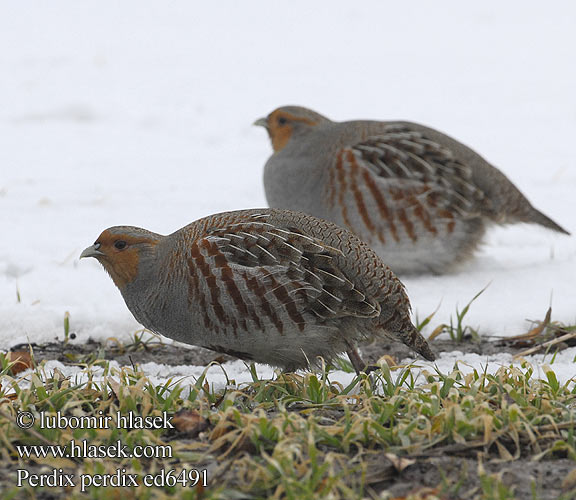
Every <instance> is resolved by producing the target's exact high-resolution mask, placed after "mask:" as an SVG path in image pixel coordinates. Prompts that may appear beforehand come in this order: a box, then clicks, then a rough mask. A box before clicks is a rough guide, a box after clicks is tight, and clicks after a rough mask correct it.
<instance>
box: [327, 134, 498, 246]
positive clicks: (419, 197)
mask: <svg viewBox="0 0 576 500" xmlns="http://www.w3.org/2000/svg"><path fill="white" fill-rule="evenodd" d="M327 191H328V192H327V198H328V203H329V206H331V207H332V209H333V210H340V211H341V214H340V216H341V219H342V220H343V222H344V224H346V225H347V226H349V227H354V224H355V222H356V221H355V218H354V216H353V214H358V215H359V219H360V222H361V223H362V224H363V225H364V226H366V229H367V230H368V231H369V232H370V233H374V234H377V235H379V239H380V240H381V241H382V243H385V239H386V238H387V237H391V238H393V239H395V240H396V241H398V240H399V238H401V237H402V236H401V235H402V234H404V233H406V234H407V235H408V237H410V238H411V239H413V240H416V239H418V233H419V231H418V230H416V229H415V226H416V225H417V224H418V225H419V226H421V227H422V228H423V229H424V230H425V231H427V232H429V233H432V234H434V235H436V234H437V232H438V230H439V229H442V228H447V230H448V232H451V228H453V223H454V221H455V220H457V219H467V218H475V217H478V216H480V215H483V214H485V213H488V212H489V211H490V207H489V201H488V200H487V198H486V197H485V195H484V193H483V191H482V190H481V189H480V188H479V187H478V186H476V185H475V184H474V181H473V176H472V169H471V167H470V166H468V165H465V164H463V163H462V162H460V161H459V160H458V159H457V158H456V157H455V155H454V154H453V152H452V151H451V150H450V149H448V148H446V147H444V146H442V145H440V144H438V143H436V142H434V141H432V140H430V139H428V138H426V136H425V135H424V134H423V133H421V132H418V131H414V130H411V129H410V128H409V126H408V125H387V126H386V128H385V130H384V131H383V133H382V134H379V135H377V136H372V137H369V138H368V139H366V140H365V141H363V142H360V143H357V144H355V145H352V146H348V147H344V148H342V149H341V150H340V151H339V152H338V154H337V156H336V160H335V163H334V165H333V166H332V168H331V170H330V182H329V183H328V190H327ZM350 194H351V195H352V196H350ZM356 219H357V218H356ZM356 223H357V222H356Z"/></svg>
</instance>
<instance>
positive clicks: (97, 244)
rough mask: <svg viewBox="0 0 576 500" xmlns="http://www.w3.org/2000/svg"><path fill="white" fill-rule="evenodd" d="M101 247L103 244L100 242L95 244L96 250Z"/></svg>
mask: <svg viewBox="0 0 576 500" xmlns="http://www.w3.org/2000/svg"><path fill="white" fill-rule="evenodd" d="M101 246H102V244H101V243H100V242H99V241H95V242H94V250H98V249H100V247H101Z"/></svg>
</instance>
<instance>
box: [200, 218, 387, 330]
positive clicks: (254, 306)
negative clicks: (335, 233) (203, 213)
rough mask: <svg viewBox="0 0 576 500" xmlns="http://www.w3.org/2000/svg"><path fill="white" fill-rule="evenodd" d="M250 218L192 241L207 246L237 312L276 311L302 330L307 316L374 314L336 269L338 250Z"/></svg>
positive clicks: (372, 304)
mask: <svg viewBox="0 0 576 500" xmlns="http://www.w3.org/2000/svg"><path fill="white" fill-rule="evenodd" d="M256 219H257V220H255V221H240V222H238V223H229V224H227V225H226V226H224V227H215V228H212V229H210V228H208V229H207V231H206V234H205V236H204V237H202V238H201V239H200V240H199V241H198V242H197V244H198V245H200V246H202V245H208V246H210V248H211V249H212V251H211V253H212V258H213V261H214V266H216V267H218V268H220V269H222V271H221V277H222V280H223V282H224V283H225V284H226V288H227V291H228V293H229V295H230V297H231V299H232V301H233V303H234V304H235V308H236V312H237V313H238V314H239V315H244V314H246V313H247V312H248V311H254V313H256V314H258V315H266V316H272V315H273V314H276V315H277V317H278V318H289V321H291V322H292V323H294V324H296V325H298V327H299V328H300V329H301V330H302V329H303V328H304V324H305V322H306V321H307V319H306V316H307V315H308V314H312V315H314V316H315V317H316V318H317V320H318V321H320V322H324V321H330V320H333V319H337V318H342V317H351V316H353V317H365V318H373V317H377V316H378V315H379V314H380V305H379V303H378V302H377V301H376V300H374V299H372V298H370V297H367V296H366V295H365V294H364V293H363V292H362V291H361V290H359V289H358V288H357V287H356V286H355V285H354V284H353V283H352V282H351V281H350V280H349V279H348V278H347V277H346V276H345V275H344V273H343V272H342V271H341V270H340V269H339V268H338V265H337V262H336V261H337V259H336V257H337V256H340V257H341V256H342V255H343V254H342V252H341V251H340V250H338V249H337V248H334V247H331V246H329V245H327V244H325V243H324V242H322V241H321V240H319V239H317V238H313V237H310V236H308V235H306V234H303V232H299V231H297V230H295V229H287V228H284V227H278V226H277V225H274V224H270V223H268V222H265V221H264V220H258V219H265V217H260V218H256ZM280 320H281V321H282V322H283V323H285V321H286V320H285V319H280ZM283 327H286V325H285V324H283Z"/></svg>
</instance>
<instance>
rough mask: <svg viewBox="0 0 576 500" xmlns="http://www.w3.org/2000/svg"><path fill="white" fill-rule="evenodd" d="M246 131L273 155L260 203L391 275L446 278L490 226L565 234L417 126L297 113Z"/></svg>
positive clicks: (510, 188)
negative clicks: (352, 237) (303, 218)
mask: <svg viewBox="0 0 576 500" xmlns="http://www.w3.org/2000/svg"><path fill="white" fill-rule="evenodd" d="M254 124H255V125H261V126H263V127H264V128H266V130H267V131H268V134H269V136H270V140H271V142H272V148H273V150H274V153H273V154H272V156H271V157H270V158H269V159H268V161H267V162H266V165H265V167H264V187H265V190H266V198H267V201H268V204H269V205H270V206H271V207H274V208H283V209H290V210H298V211H302V212H305V213H309V214H312V215H314V216H316V217H320V218H323V219H326V220H329V221H332V222H334V223H336V224H338V225H339V226H342V227H345V228H346V229H349V230H350V231H352V232H354V233H355V234H356V235H357V236H359V237H360V238H361V239H362V240H364V241H365V242H366V243H368V244H369V245H370V246H371V247H372V248H373V249H374V250H375V251H376V253H377V254H378V255H380V256H381V257H382V259H384V261H385V262H386V264H387V265H389V266H390V267H391V268H392V269H393V270H394V272H396V273H399V274H410V273H436V274H439V273H445V272H448V271H451V270H452V269H453V268H454V267H455V266H456V265H457V264H459V263H461V262H463V261H465V260H467V259H469V258H470V257H472V255H473V253H474V250H475V249H476V248H477V247H478V245H479V243H480V242H481V240H482V238H483V236H484V233H485V231H486V228H487V227H488V226H489V225H490V224H493V223H496V224H511V223H517V222H528V223H535V224H540V225H542V226H544V227H546V228H549V229H552V230H553V231H557V232H560V233H563V234H570V233H568V231H566V230H565V229H563V228H562V227H560V226H559V225H558V224H557V223H556V222H554V221H553V220H552V219H550V218H549V217H547V216H546V215H544V214H543V213H542V212H540V211H539V210H537V209H536V208H534V207H533V206H532V205H531V204H530V202H529V201H528V200H527V199H526V197H525V196H524V195H523V194H522V193H521V192H520V191H519V190H518V188H516V186H515V185H514V184H513V183H512V182H511V181H510V180H509V179H508V178H507V177H506V176H505V175H504V174H503V173H502V172H501V171H500V170H498V169H497V168H495V167H494V166H492V165H491V164H490V163H488V162H487V161H486V160H485V159H484V158H482V157H481V156H480V155H479V154H478V153H476V152H474V151H473V150H472V149H470V148H468V147H467V146H465V145H464V144H462V143H460V142H458V141H457V140H455V139H453V138H451V137H449V136H447V135H445V134H443V133H442V132H439V131H437V130H434V129H431V128H428V127H425V126H423V125H419V124H416V123H410V122H404V121H388V122H382V121H369V120H358V121H347V122H335V121H332V120H330V119H328V118H326V117H325V116H322V115H321V114H319V113H316V112H315V111H312V110H310V109H306V108H303V107H298V106H285V107H281V108H278V109H276V110H275V111H273V112H272V113H270V114H269V115H268V116H267V117H266V118H261V119H259V120H257V121H256V122H255V123H254Z"/></svg>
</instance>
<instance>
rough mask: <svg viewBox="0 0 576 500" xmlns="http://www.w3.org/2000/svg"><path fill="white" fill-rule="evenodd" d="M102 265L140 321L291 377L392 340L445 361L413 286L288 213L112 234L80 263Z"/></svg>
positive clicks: (339, 233)
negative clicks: (415, 312) (369, 343)
mask: <svg viewBox="0 0 576 500" xmlns="http://www.w3.org/2000/svg"><path fill="white" fill-rule="evenodd" d="M83 257H95V258H96V259H97V260H98V261H99V262H100V263H101V264H102V266H103V267H104V269H105V270H106V271H107V272H108V273H109V274H110V276H111V278H112V280H113V281H114V283H115V284H116V286H117V287H118V288H119V290H120V292H121V293H122V296H123V298H124V300H125V302H126V305H127V306H128V309H130V311H131V312H132V314H133V315H134V317H135V318H136V319H137V320H138V321H139V322H140V323H141V324H142V325H144V326H145V327H146V328H148V329H149V330H151V331H153V332H156V333H159V334H161V335H164V336H166V337H169V338H171V339H174V340H178V341H180V342H184V343H186V344H192V345H196V346H201V347H205V348H207V349H211V350H213V351H217V352H221V353H225V354H229V355H232V356H235V357H237V358H240V359H244V360H248V361H255V362H259V363H266V364H269V365H272V366H277V367H281V368H283V369H284V370H286V371H294V370H296V369H299V368H308V367H309V366H310V364H315V363H316V362H317V359H316V358H317V357H318V356H322V357H323V358H324V359H326V360H327V361H330V360H331V359H333V358H334V357H335V356H336V355H338V354H340V353H342V352H344V351H346V352H347V353H348V356H349V357H350V361H351V362H352V365H353V366H354V368H355V369H356V371H357V372H360V371H362V370H364V369H365V368H366V365H365V364H364V363H363V361H362V359H361V357H360V355H359V353H358V350H357V347H356V346H357V343H358V342H360V341H362V340H365V339H372V338H376V337H379V336H381V337H387V338H391V339H393V340H398V341H401V342H404V343H405V344H406V345H407V346H409V347H411V348H412V349H413V350H415V351H416V352H418V353H419V354H421V355H422V356H424V358H426V359H428V360H434V359H435V356H434V354H433V353H432V351H431V350H430V347H429V346H428V344H427V342H426V340H425V339H424V337H422V335H420V333H419V332H418V330H417V329H416V328H415V327H414V325H413V324H412V322H411V320H410V302H409V300H408V296H407V295H406V292H405V290H404V286H403V285H402V283H401V282H400V280H398V278H396V276H395V275H394V273H393V272H392V271H391V270H390V268H389V267H388V266H386V265H385V264H384V263H383V262H382V260H381V259H380V258H379V257H378V256H377V255H376V253H375V252H374V251H373V250H372V249H370V248H369V247H368V245H366V244H365V243H364V242H362V241H360V240H359V239H358V238H357V237H356V236H354V235H353V234H352V233H350V232H349V231H346V230H345V229H342V228H340V227H338V226H336V225H335V224H332V223H330V222H327V221H324V220H320V219H317V218H316V217H313V216H310V215H306V214H303V213H297V212H292V211H288V210H275V209H258V210H256V209H254V210H241V211H235V212H225V213H220V214H216V215H211V216H209V217H205V218H203V219H200V220H198V221H196V222H193V223H192V224H189V225H188V226H185V227H183V228H182V229H180V230H178V231H176V232H174V233H172V234H170V235H168V236H162V235H160V234H156V233H153V232H150V231H147V230H146V229H141V228H137V227H131V226H115V227H111V228H108V229H106V230H105V231H104V232H102V234H101V235H100V236H99V237H98V239H97V240H96V242H95V243H94V244H93V245H91V246H89V247H88V248H86V249H85V250H84V251H83V252H82V254H81V255H80V258H83Z"/></svg>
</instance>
